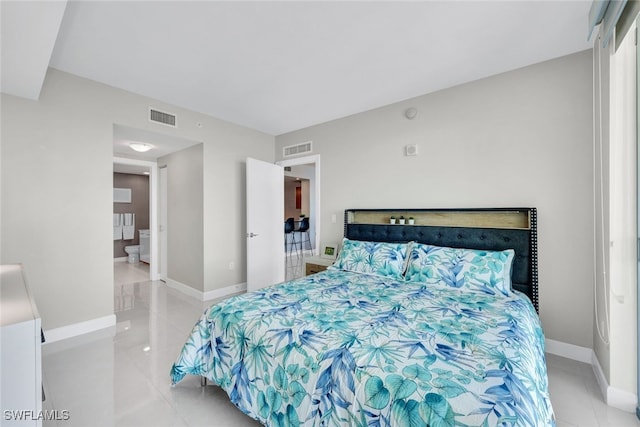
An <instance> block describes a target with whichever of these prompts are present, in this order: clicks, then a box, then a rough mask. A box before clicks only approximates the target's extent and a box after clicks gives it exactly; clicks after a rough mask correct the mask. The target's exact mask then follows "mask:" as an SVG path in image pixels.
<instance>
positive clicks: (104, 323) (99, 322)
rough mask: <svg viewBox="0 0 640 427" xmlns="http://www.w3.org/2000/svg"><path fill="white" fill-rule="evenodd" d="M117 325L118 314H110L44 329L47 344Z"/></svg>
mask: <svg viewBox="0 0 640 427" xmlns="http://www.w3.org/2000/svg"><path fill="white" fill-rule="evenodd" d="M115 326H116V315H115V314H110V315H108V316H104V317H98V318H97V319H91V320H86V321H84V322H78V323H72V324H71V325H67V326H61V327H59V328H53V329H48V330H46V331H44V337H45V344H50V343H54V342H57V341H61V340H64V339H67V338H73V337H77V336H78V335H84V334H88V333H90V332H95V331H99V330H101V329H106V328H111V327H114V328H115Z"/></svg>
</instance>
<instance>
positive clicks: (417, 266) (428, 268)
mask: <svg viewBox="0 0 640 427" xmlns="http://www.w3.org/2000/svg"><path fill="white" fill-rule="evenodd" d="M514 255H515V252H514V251H513V250H512V249H507V250H504V251H485V250H479V249H458V248H447V247H439V246H432V245H425V244H421V243H415V244H414V245H413V246H412V248H411V253H410V255H409V260H408V266H407V271H406V273H405V280H407V281H411V282H426V283H436V282H444V283H445V284H447V285H449V286H451V287H454V288H466V289H474V290H478V291H481V292H484V293H489V294H492V295H495V294H496V293H498V292H499V293H501V294H504V295H510V294H511V292H512V290H511V268H512V264H513V258H514Z"/></svg>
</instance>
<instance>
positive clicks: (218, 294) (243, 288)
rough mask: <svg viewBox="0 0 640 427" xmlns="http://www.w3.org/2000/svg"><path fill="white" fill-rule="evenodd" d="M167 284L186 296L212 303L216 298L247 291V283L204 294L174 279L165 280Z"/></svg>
mask: <svg viewBox="0 0 640 427" xmlns="http://www.w3.org/2000/svg"><path fill="white" fill-rule="evenodd" d="M165 283H166V285H167V286H169V287H170V288H173V289H175V290H177V291H180V292H182V293H183V294H185V295H188V296H190V297H193V298H195V299H197V300H198V301H210V300H212V299H216V298H222V297H226V296H229V295H233V294H237V293H239V292H244V291H246V290H247V284H246V283H238V284H237V285H231V286H227V287H224V288H219V289H213V290H211V291H206V292H202V291H199V290H197V289H194V288H192V287H191V286H189V285H185V284H184V283H181V282H178V281H177V280H173V279H169V278H167V279H165Z"/></svg>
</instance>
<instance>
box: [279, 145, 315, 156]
mask: <svg viewBox="0 0 640 427" xmlns="http://www.w3.org/2000/svg"><path fill="white" fill-rule="evenodd" d="M311 144H312V142H311V141H307V142H301V143H300V144H295V145H289V146H286V147H282V156H283V157H291V156H295V155H297V154H304V153H310V152H311V150H312V146H311Z"/></svg>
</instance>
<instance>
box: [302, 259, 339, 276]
mask: <svg viewBox="0 0 640 427" xmlns="http://www.w3.org/2000/svg"><path fill="white" fill-rule="evenodd" d="M334 261H335V260H333V259H328V258H321V257H319V256H310V257H305V258H304V271H305V273H304V274H305V276H308V275H310V274H315V273H320V272H321V271H325V270H326V269H327V267H329V266H330V265H331V264H333V263H334Z"/></svg>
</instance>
